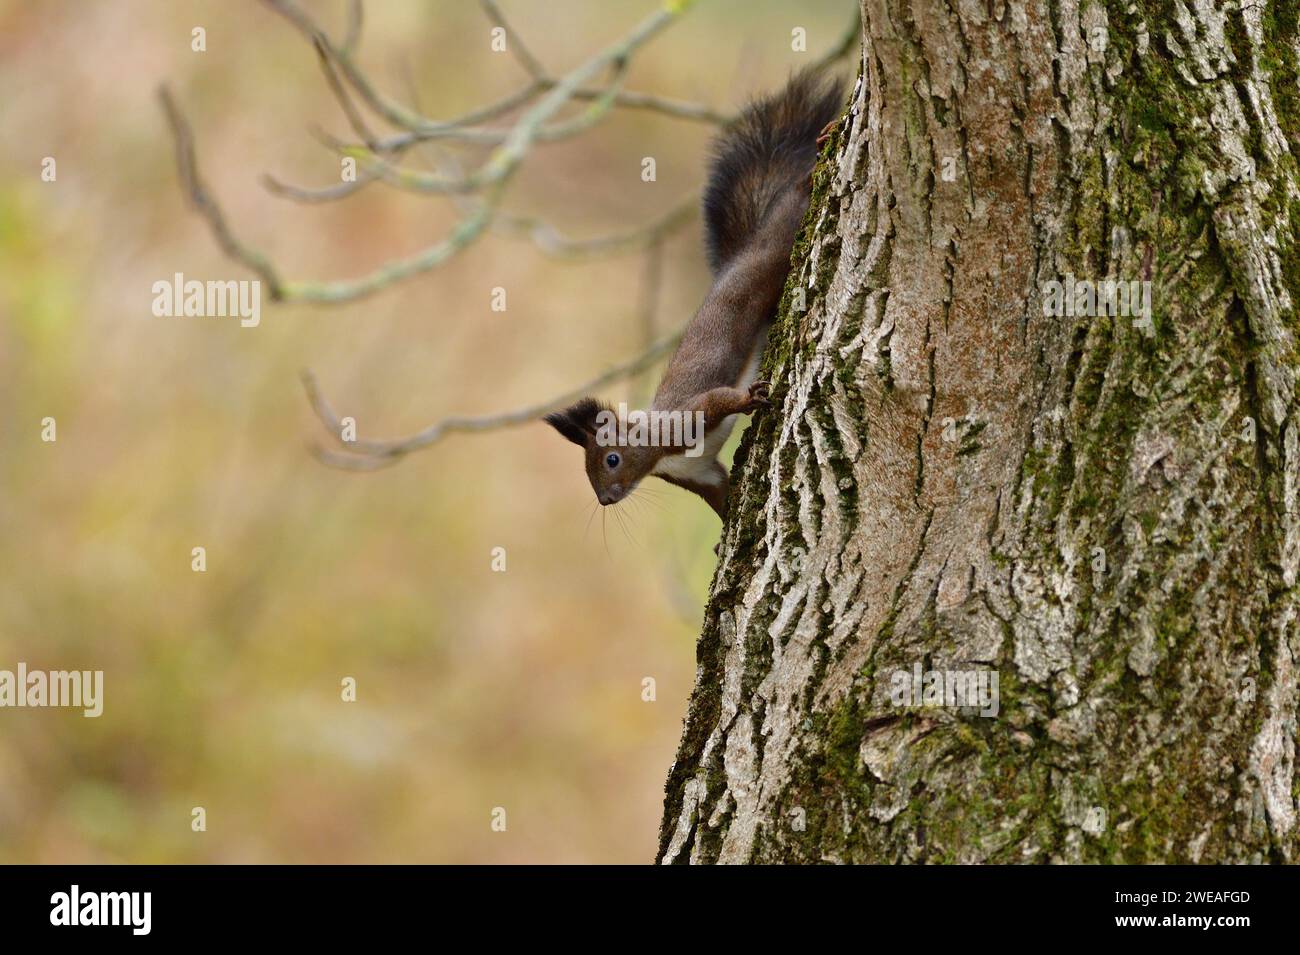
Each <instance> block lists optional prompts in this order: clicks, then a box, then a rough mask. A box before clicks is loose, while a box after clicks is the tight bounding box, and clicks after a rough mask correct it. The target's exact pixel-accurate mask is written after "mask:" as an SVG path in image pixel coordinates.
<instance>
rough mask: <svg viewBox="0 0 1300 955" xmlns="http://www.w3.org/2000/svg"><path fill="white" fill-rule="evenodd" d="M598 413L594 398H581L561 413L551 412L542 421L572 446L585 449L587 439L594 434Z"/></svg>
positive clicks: (598, 408)
mask: <svg viewBox="0 0 1300 955" xmlns="http://www.w3.org/2000/svg"><path fill="white" fill-rule="evenodd" d="M600 412H601V406H600V404H599V402H597V401H596V399H595V398H583V399H582V400H581V401H579V402H578V403H577V404H574V405H570V406H569V407H568V408H565V409H564V410H563V411H552V412H551V413H550V414H548V415H547V416H546V417H545V419H543V420H545V421H546V423H547V424H549V425H550V426H551V427H552V428H554V429H555V430H556V431H558V432H560V434H562V435H564V436H565V437H566V438H568V439H569V440H570V441H572V442H573V443H574V444H577V445H581V446H582V447H586V446H587V439H588V438H589V437H594V436H595V434H596V415H598V414H599V413H600Z"/></svg>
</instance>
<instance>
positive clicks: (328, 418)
mask: <svg viewBox="0 0 1300 955" xmlns="http://www.w3.org/2000/svg"><path fill="white" fill-rule="evenodd" d="M681 337H682V330H681V329H678V330H677V331H676V332H674V333H673V334H672V335H669V336H668V337H666V338H662V339H660V340H659V341H657V342H655V343H654V344H653V345H651V346H650V347H649V348H648V349H646V350H645V351H643V352H642V353H641V354H639V355H637V356H636V357H635V358H632V359H630V360H628V361H626V362H623V363H622V364H620V365H615V366H614V367H613V368H610V369H609V370H607V371H605V372H602V373H601V374H599V375H597V376H596V377H595V378H592V379H591V380H590V381H587V382H584V383H583V384H581V385H579V386H577V387H576V388H571V389H570V390H568V391H566V392H564V393H563V394H560V395H556V396H555V397H554V398H551V399H549V400H547V401H541V402H537V403H535V404H531V405H526V406H525V407H523V408H518V409H516V410H514V411H507V412H503V413H500V414H493V415H480V416H476V417H452V418H443V419H442V420H441V421H437V422H435V423H434V424H431V425H429V426H428V427H427V428H424V429H422V430H420V431H417V432H415V433H414V434H411V435H408V436H407V437H404V438H393V439H390V440H366V439H363V438H358V439H357V440H356V441H344V440H343V422H342V420H341V419H340V418H339V417H338V415H336V414H335V413H334V410H333V408H331V407H330V404H329V402H328V401H327V400H326V399H325V396H324V394H323V393H322V392H321V389H320V385H319V384H318V383H317V380H316V376H315V374H314V373H313V372H312V371H311V370H310V369H308V370H305V371H304V372H303V373H302V384H303V388H304V390H305V391H306V392H307V400H308V401H309V402H310V403H311V406H312V410H313V411H315V413H316V417H317V418H319V419H320V421H321V423H322V424H323V425H324V426H325V430H326V431H328V432H329V433H330V434H331V435H332V436H333V437H334V439H335V441H337V442H338V444H339V445H340V446H341V447H342V448H344V449H345V450H346V451H347V453H346V454H342V455H340V454H338V453H336V452H330V451H328V450H326V449H321V450H318V451H317V456H318V457H320V458H321V459H322V460H323V461H324V462H325V463H327V464H330V465H331V466H336V467H351V468H352V469H353V470H374V469H376V468H380V467H387V466H388V465H390V464H395V463H396V462H397V461H399V460H400V459H401V458H403V457H405V456H406V455H408V454H410V453H411V452H413V451H419V450H421V449H423V448H427V447H429V446H430V445H433V444H436V443H437V442H438V441H441V440H442V439H443V438H445V437H446V436H447V435H449V434H453V433H460V434H472V433H477V432H482V431H494V430H497V429H499V428H509V427H517V426H519V425H522V424H527V423H528V422H530V421H535V420H537V419H538V418H540V417H542V415H544V414H546V413H548V412H550V411H554V410H555V409H557V408H561V407H563V406H564V405H566V404H569V403H571V402H573V401H576V400H577V399H578V398H581V397H582V396H584V395H586V394H587V393H589V392H592V391H596V390H598V389H600V388H603V387H605V386H606V385H609V384H611V383H613V382H615V381H620V380H622V379H624V378H628V377H631V376H633V375H637V374H639V373H640V372H642V371H644V370H646V369H648V368H650V367H651V366H652V365H654V363H655V362H657V361H658V360H659V359H661V358H663V357H664V356H665V355H667V354H668V353H669V352H671V351H672V350H673V349H674V348H676V347H677V343H678V341H680V339H681ZM342 462H347V463H342Z"/></svg>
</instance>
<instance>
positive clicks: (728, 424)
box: [650, 349, 760, 484]
mask: <svg viewBox="0 0 1300 955" xmlns="http://www.w3.org/2000/svg"><path fill="white" fill-rule="evenodd" d="M759 357H760V355H759V349H755V350H754V354H753V355H752V356H751V357H750V359H749V362H748V363H747V364H746V365H745V370H744V371H743V372H741V375H740V380H739V381H738V382H736V387H737V388H748V387H749V386H750V384H751V383H752V382H753V380H754V379H755V378H756V377H757V376H758V362H759ZM736 417H737V416H736V415H730V416H728V417H726V418H723V419H722V423H721V424H720V425H718V426H717V427H716V428H714V429H713V430H712V431H710V432H709V433H708V434H707V435H706V436H705V438H704V452H703V453H702V454H699V455H697V456H695V457H693V458H692V457H687V456H686V455H684V454H671V455H668V456H667V457H663V458H660V459H659V463H658V464H656V465H655V469H654V470H653V471H651V472H650V473H651V474H662V475H667V476H668V477H673V478H678V479H680V480H689V481H695V482H697V483H700V484H720V483H722V480H723V477H722V475H721V474H719V473H718V469H717V468H716V467H714V462H715V461H716V460H717V458H718V452H719V451H721V450H722V446H723V445H724V444H726V443H727V438H729V437H731V429H732V428H734V427H735V426H736Z"/></svg>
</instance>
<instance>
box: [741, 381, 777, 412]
mask: <svg viewBox="0 0 1300 955" xmlns="http://www.w3.org/2000/svg"><path fill="white" fill-rule="evenodd" d="M771 393H772V386H771V385H769V384H768V383H767V382H766V381H755V382H753V383H751V384H750V386H749V407H748V408H747V409H746V410H747V411H753V410H755V409H756V408H765V407H767V405H768V404H770V402H769V401H768V397H769V395H771Z"/></svg>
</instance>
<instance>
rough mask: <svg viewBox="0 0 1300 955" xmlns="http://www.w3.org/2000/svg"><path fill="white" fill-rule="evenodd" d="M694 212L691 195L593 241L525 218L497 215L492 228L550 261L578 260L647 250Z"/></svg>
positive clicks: (695, 205) (695, 206)
mask: <svg viewBox="0 0 1300 955" xmlns="http://www.w3.org/2000/svg"><path fill="white" fill-rule="evenodd" d="M698 211H699V200H698V198H697V197H695V196H691V197H689V198H688V199H685V200H683V201H682V202H679V203H678V204H677V205H675V206H674V207H673V208H671V209H670V210H668V212H667V213H666V214H664V215H663V216H661V217H660V218H658V219H655V220H654V221H652V222H650V223H648V224H646V225H643V226H638V227H637V228H635V229H629V230H627V231H626V232H616V233H612V234H610V235H604V236H598V237H596V238H593V239H571V238H568V237H567V236H564V235H562V234H561V233H559V232H558V231H556V229H555V227H554V226H552V225H550V224H549V223H547V222H544V221H542V220H540V219H535V218H529V217H525V216H505V215H501V216H498V217H497V221H496V222H495V223H494V226H495V227H496V228H499V229H501V230H503V231H507V232H512V233H514V234H516V235H522V236H525V237H526V238H528V239H530V240H531V241H532V242H533V243H534V244H535V245H536V246H537V247H538V248H539V249H540V250H541V251H542V252H543V253H545V254H546V255H548V256H550V257H551V258H555V259H563V260H566V261H581V260H585V259H593V258H598V257H601V256H612V255H622V254H625V253H629V252H637V251H640V250H642V249H648V248H651V247H653V246H655V245H657V244H658V243H659V242H661V241H662V240H663V239H664V238H665V237H666V236H667V235H669V234H670V233H672V232H675V231H677V230H678V229H680V228H681V227H682V226H684V225H686V224H687V223H688V222H690V221H691V220H692V219H694V218H695V215H696V213H697V212H698Z"/></svg>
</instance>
